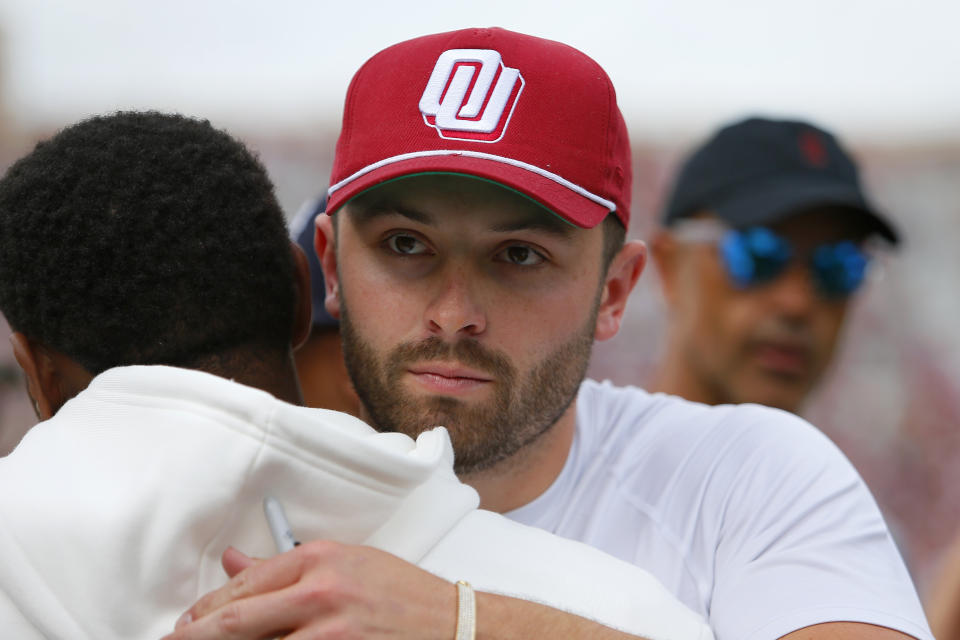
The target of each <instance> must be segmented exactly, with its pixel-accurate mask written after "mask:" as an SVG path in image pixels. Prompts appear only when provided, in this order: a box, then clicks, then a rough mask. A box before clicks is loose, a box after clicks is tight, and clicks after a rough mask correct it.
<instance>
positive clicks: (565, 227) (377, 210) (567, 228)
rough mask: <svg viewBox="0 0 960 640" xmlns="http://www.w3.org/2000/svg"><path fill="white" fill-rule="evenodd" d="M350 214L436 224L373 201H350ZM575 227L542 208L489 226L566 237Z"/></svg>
mask: <svg viewBox="0 0 960 640" xmlns="http://www.w3.org/2000/svg"><path fill="white" fill-rule="evenodd" d="M351 204H352V205H353V206H351V207H350V209H349V211H350V215H351V216H354V217H355V219H356V221H357V222H358V223H360V224H364V223H369V222H371V221H373V220H376V219H377V218H382V217H385V216H402V217H404V218H408V219H410V220H413V221H414V222H418V223H420V224H424V225H428V226H429V225H434V224H436V216H433V215H431V214H429V213H426V212H424V211H420V210H418V209H412V208H410V207H404V206H399V205H396V204H387V203H381V202H373V203H370V204H369V205H366V204H363V203H359V202H354V203H351ZM576 228H577V227H575V226H573V225H572V224H570V223H569V222H567V221H566V220H563V219H562V218H558V217H556V216H555V215H554V214H552V213H551V212H549V211H547V210H544V212H543V214H542V215H541V214H538V215H526V216H523V217H522V218H520V219H519V220H510V221H508V222H504V223H502V224H497V225H494V226H493V227H491V229H490V230H491V231H493V232H494V233H513V232H516V231H543V232H545V233H549V234H550V235H554V236H558V237H562V238H566V237H569V236H571V235H573V233H574V230H575V229H576Z"/></svg>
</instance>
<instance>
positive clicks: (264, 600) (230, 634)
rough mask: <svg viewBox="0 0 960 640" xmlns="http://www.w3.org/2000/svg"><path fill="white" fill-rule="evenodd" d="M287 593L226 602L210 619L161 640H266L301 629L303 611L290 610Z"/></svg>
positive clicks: (281, 592)
mask: <svg viewBox="0 0 960 640" xmlns="http://www.w3.org/2000/svg"><path fill="white" fill-rule="evenodd" d="M289 591H290V590H289V589H283V590H280V591H275V592H273V593H268V594H264V595H259V596H257V597H251V598H244V599H242V600H235V601H233V602H229V603H227V604H225V605H224V606H222V607H220V608H219V609H217V610H215V611H213V612H211V613H210V614H209V615H206V616H204V617H201V618H199V619H196V618H195V619H194V620H193V622H190V623H189V624H184V625H179V626H178V627H177V629H176V630H175V631H174V632H173V633H172V634H171V635H168V636H166V637H165V638H164V639H163V640H265V639H268V638H276V637H278V636H283V635H285V634H287V633H289V632H290V631H292V630H293V629H295V628H297V627H298V626H300V624H301V622H302V620H301V617H302V615H303V611H302V610H301V609H299V608H291V607H290V606H289V602H290V600H291V594H290V593H289Z"/></svg>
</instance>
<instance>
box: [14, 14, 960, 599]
mask: <svg viewBox="0 0 960 640" xmlns="http://www.w3.org/2000/svg"><path fill="white" fill-rule="evenodd" d="M958 25H960V3H957V2H954V1H951V0H941V1H930V0H918V1H916V2H912V3H909V4H908V3H903V2H892V1H887V0H869V1H868V0H805V1H804V2H770V1H769V0H755V1H747V0H743V1H737V0H731V1H728V2H722V3H721V2H714V1H712V0H675V1H669V0H662V1H655V0H633V1H628V0H623V1H621V2H616V1H612V0H591V1H590V2H583V1H582V0H553V1H550V2H524V3H520V2H516V1H515V0H487V1H486V2H483V3H476V2H474V3H469V4H467V3H463V4H462V5H460V4H457V3H449V2H447V3H435V2H430V1H421V2H417V3H400V2H393V1H386V0H373V1H368V2H357V3H343V2H340V3H333V2H329V3H327V2H296V1H294V0H274V1H273V2H270V3H269V4H268V3H259V2H258V3H254V2H237V1H230V0H206V1H204V0H189V1H188V0H166V1H165V2H162V3H141V2H129V1H124V0H86V1H85V2H82V3H63V2H57V1H54V0H0V170H3V169H5V168H6V167H7V166H8V165H9V164H10V163H11V162H12V161H13V160H15V159H16V158H17V157H19V156H20V155H22V154H24V153H26V152H27V151H29V150H30V149H31V148H32V146H33V144H34V143H35V142H36V141H37V140H38V139H41V138H43V137H46V136H49V135H51V134H52V133H54V132H55V131H56V130H57V129H58V128H60V127H62V126H65V125H67V124H70V123H72V122H74V121H76V120H78V119H80V118H83V117H85V116H88V115H92V114H97V113H104V112H110V111H114V110H117V109H146V108H152V109H159V110H164V111H178V112H182V113H186V114H189V115H194V116H201V117H204V118H208V119H210V120H211V121H212V122H213V123H214V124H215V125H217V126H219V127H223V128H226V129H228V130H229V131H231V132H232V133H233V134H234V135H236V136H238V137H239V138H241V139H243V140H245V141H246V142H247V143H248V144H249V145H250V146H251V147H252V148H253V149H254V150H256V151H257V152H258V153H259V154H260V156H261V158H262V159H263V161H264V163H265V164H266V166H267V168H268V169H269V171H270V173H271V176H272V177H273V180H274V181H275V183H276V185H277V192H278V195H279V198H280V202H281V204H282V205H283V207H284V208H285V210H286V212H287V213H288V215H291V216H292V215H293V214H294V212H295V211H296V209H297V208H298V207H299V205H300V204H301V203H302V202H303V201H304V200H306V199H307V198H310V197H313V196H314V195H316V194H317V193H319V192H321V191H322V190H324V189H325V188H326V186H327V185H326V181H327V178H328V175H329V168H330V163H331V157H332V152H333V146H334V143H335V141H336V135H337V131H338V128H339V118H340V114H341V108H342V100H343V96H344V94H345V92H346V88H347V84H348V83H349V79H350V77H351V75H352V74H353V72H354V71H355V70H356V69H357V68H358V67H359V66H360V65H361V64H362V63H363V62H364V61H365V60H366V59H367V58H368V57H369V56H370V55H372V54H373V53H375V52H377V51H378V50H380V49H382V48H384V47H385V46H387V45H389V44H393V43H395V42H398V41H400V40H404V39H407V38H410V37H415V36H418V35H424V34H427V33H433V32H438V31H446V30H452V29H457V28H462V27H467V26H502V27H506V28H510V29H514V30H518V31H523V32H527V33H531V34H534V35H538V36H542V37H547V38H551V39H555V40H560V41H563V42H566V43H568V44H571V45H573V46H575V47H577V48H579V49H581V50H583V51H584V52H586V53H587V54H589V55H590V56H592V57H593V58H595V59H596V60H597V61H598V62H599V63H600V64H601V65H602V66H603V67H604V68H605V69H606V70H607V71H608V73H609V74H610V76H611V78H612V79H613V82H614V84H615V86H616V87H617V91H618V96H619V103H620V106H621V109H622V110H623V112H624V115H625V117H626V120H627V123H628V125H629V128H630V133H631V139H632V142H633V149H634V170H635V176H634V211H633V216H634V220H635V221H636V223H635V224H634V227H633V229H632V230H631V235H632V236H634V237H639V238H643V237H645V236H646V235H647V234H648V233H649V231H650V229H651V228H652V227H653V225H654V224H655V220H656V216H657V213H658V209H659V207H660V205H661V202H662V198H663V193H664V190H665V188H666V187H667V184H666V181H667V178H668V176H669V175H670V174H671V172H672V171H673V169H674V168H675V167H676V165H677V163H678V162H679V161H680V159H681V158H682V155H683V153H684V152H685V151H686V150H687V149H689V147H690V146H692V145H694V144H696V143H697V142H699V141H700V140H702V139H703V138H705V137H706V136H707V135H708V134H709V133H710V132H711V130H712V129H714V128H715V127H716V126H718V125H720V124H722V123H726V122H728V121H730V120H733V119H735V118H740V117H743V116H746V115H750V114H765V115H773V116H782V117H787V116H796V117H801V118H804V119H809V120H812V121H813V122H815V123H817V124H820V125H821V126H823V127H826V128H828V129H830V130H832V131H834V132H835V133H836V134H838V136H839V137H840V138H841V139H842V140H843V141H844V142H845V143H846V145H847V147H848V148H850V149H851V150H852V151H853V152H854V154H855V155H856V156H857V158H858V159H859V161H860V163H861V168H862V171H863V174H864V179H865V182H866V185H867V188H868V192H870V193H871V194H872V195H873V199H874V200H875V201H876V202H877V203H878V205H879V206H880V207H881V208H882V209H884V210H885V211H887V212H888V213H889V215H890V217H891V218H892V219H893V220H895V221H896V222H897V223H898V225H899V226H900V227H901V229H902V230H903V232H904V235H905V236H906V243H905V245H904V246H903V248H902V250H900V251H899V252H898V253H896V254H891V255H888V256H885V257H884V258H883V259H882V260H881V265H880V268H878V269H875V270H874V271H873V273H872V277H871V281H870V282H869V283H868V286H867V290H866V292H865V294H864V295H862V296H860V297H859V300H858V302H857V305H856V308H855V310H854V313H853V315H852V317H851V320H850V322H849V324H848V327H847V336H846V338H847V339H846V342H845V344H844V346H843V348H842V352H841V354H840V357H839V359H838V362H837V364H836V366H835V367H834V369H833V371H832V373H831V375H830V376H829V377H828V379H827V380H826V382H825V384H824V385H823V387H822V388H821V390H820V392H819V393H818V394H817V395H816V396H815V398H814V399H813V401H812V402H811V403H810V405H809V407H808V409H807V410H806V411H805V413H804V415H805V417H807V418H808V419H810V420H811V421H812V422H814V424H816V425H817V426H819V427H820V428H821V429H823V430H824V431H825V432H826V433H827V434H828V435H829V436H830V437H831V438H832V439H833V440H834V441H836V442H837V443H838V444H839V445H840V447H841V448H842V449H843V450H844V451H845V452H846V453H847V455H848V456H849V457H850V459H851V460H852V461H853V463H854V464H855V465H856V466H857V467H858V468H859V470H860V472H861V473H862V474H863V476H864V478H865V479H866V481H867V483H868V484H869V485H870V486H871V488H872V489H873V491H874V494H875V495H876V497H877V500H878V502H879V503H880V506H881V508H882V509H883V511H884V513H885V516H886V517H887V520H888V522H889V523H890V525H891V528H892V529H893V531H894V533H895V536H896V537H897V539H898V542H899V544H900V546H901V550H902V552H903V554H904V556H905V557H906V559H907V561H908V564H909V565H910V568H911V571H912V572H913V575H914V578H915V580H916V582H917V584H918V587H919V588H920V589H921V592H922V591H923V590H924V589H925V588H926V586H927V584H928V582H929V580H930V578H931V576H932V572H933V571H934V570H935V568H936V566H937V563H938V562H939V560H940V557H941V554H942V553H943V551H944V549H945V547H946V545H947V543H948V542H949V541H950V539H951V538H952V537H953V535H954V534H955V533H957V532H958V531H960V335H958V334H960V332H958V329H957V324H958V322H957V318H958V316H960V295H958V290H960V251H958V250H957V247H958V246H960V79H958V70H960V37H958V36H960V33H958ZM656 278H657V276H656V274H655V273H654V272H653V271H652V270H651V271H648V272H647V274H646V275H645V276H644V277H643V279H642V281H641V285H640V287H639V289H638V291H637V292H636V293H635V294H634V295H633V298H632V302H631V304H630V309H629V311H628V315H627V319H626V324H625V326H624V328H623V330H622V331H621V333H620V335H619V336H618V337H617V338H616V339H614V340H613V341H611V342H609V343H605V344H602V345H599V347H598V349H597V351H596V355H595V358H594V361H593V363H592V365H591V375H592V376H593V377H598V378H611V379H613V380H614V381H616V382H618V383H621V384H639V385H642V384H643V383H644V380H645V378H646V376H647V375H648V374H649V372H650V370H651V367H652V366H653V364H654V363H655V362H656V358H657V356H658V354H659V348H660V342H661V337H662V335H663V328H664V320H663V316H662V311H663V310H662V303H661V300H660V296H659V285H658V283H657V279H656ZM0 333H3V334H4V337H5V336H6V334H7V331H6V326H5V325H2V320H0ZM33 415H34V414H33V411H32V409H31V407H30V406H29V403H28V402H27V399H26V394H25V392H24V389H23V382H22V380H21V378H20V376H19V371H18V369H17V367H16V364H15V362H14V361H13V358H12V356H11V354H10V348H9V345H8V342H7V340H5V339H3V340H0V455H4V454H5V453H6V452H8V451H9V450H10V449H11V448H12V447H13V446H15V444H16V442H17V441H18V440H19V438H20V436H21V435H22V433H23V432H24V431H25V430H26V429H27V428H29V426H30V425H31V424H32V422H33V420H34V417H33ZM0 490H2V489H0Z"/></svg>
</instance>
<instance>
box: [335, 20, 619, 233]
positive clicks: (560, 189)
mask: <svg viewBox="0 0 960 640" xmlns="http://www.w3.org/2000/svg"><path fill="white" fill-rule="evenodd" d="M421 173H457V174H464V175H469V176H475V177H478V178H484V179H487V180H492V181H494V182H497V183H499V184H502V185H504V186H506V187H508V188H510V189H514V190H516V191H519V192H520V193H523V194H524V195H526V196H528V197H530V198H532V199H533V200H535V201H537V202H538V203H540V204H541V205H543V206H544V207H546V208H547V209H549V210H551V211H553V212H554V213H556V214H557V215H559V216H561V217H562V218H564V219H566V220H568V221H570V222H572V223H573V224H575V225H577V226H580V227H586V228H590V227H594V226H596V225H597V224H599V223H600V221H602V220H603V219H604V218H605V217H606V216H607V214H608V213H610V212H613V213H616V215H617V217H618V218H620V220H621V221H622V222H623V224H624V226H628V223H629V221H630V183H631V179H632V172H631V167H630V141H629V139H628V137H627V128H626V125H625V124H624V121H623V116H622V114H621V113H620V109H619V108H618V107H617V98H616V93H615V92H614V89H613V84H612V83H611V82H610V78H608V77H607V74H606V73H605V72H604V71H603V69H601V68H600V65H598V64H597V63H596V62H595V61H594V60H592V59H591V58H589V57H587V56H586V55H584V54H583V53H581V52H580V51H577V50H576V49H574V48H572V47H569V46H567V45H565V44H561V43H559V42H553V41H551V40H544V39H542V38H535V37H532V36H527V35H523V34H520V33H514V32H512V31H506V30H504V29H499V28H493V29H464V30H461V31H452V32H449V33H440V34H436V35H430V36H424V37H422V38H415V39H413V40H408V41H406V42H401V43H400V44H397V45H394V46H392V47H390V48H388V49H385V50H383V51H381V52H380V53H378V54H376V55H375V56H373V57H372V58H370V59H369V60H368V61H367V62H366V63H365V64H364V65H363V67H361V68H360V70H359V71H358V72H357V73H356V75H355V76H354V77H353V81H352V82H351V83H350V88H349V90H348V91H347V99H346V103H345V105H344V112H343V129H342V130H341V132H340V139H339V140H338V141H337V149H336V157H335V158H334V162H333V171H332V173H331V176H330V185H331V187H330V189H329V190H328V192H327V196H328V204H327V211H328V212H329V213H333V212H335V211H337V209H339V208H340V207H341V206H343V205H344V204H345V203H346V202H347V201H348V200H350V198H352V197H354V196H355V195H357V194H359V193H361V192H363V191H365V190H367V189H369V188H371V187H373V186H376V185H378V184H381V183H383V182H386V181H388V180H392V179H395V178H399V177H403V176H409V175H415V174H421Z"/></svg>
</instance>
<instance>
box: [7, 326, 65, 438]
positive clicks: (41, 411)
mask: <svg viewBox="0 0 960 640" xmlns="http://www.w3.org/2000/svg"><path fill="white" fill-rule="evenodd" d="M10 344H11V345H12V346H13V357H14V358H16V360H17V364H18V365H20V368H21V369H23V374H24V376H26V378H27V394H29V396H30V400H31V401H33V408H34V409H35V410H36V412H37V417H38V418H39V419H40V420H47V419H49V418H52V417H53V414H54V413H55V410H56V409H59V408H60V405H62V404H63V403H64V402H65V401H66V400H65V399H62V398H61V397H60V395H61V394H60V385H59V383H58V381H57V377H58V376H57V372H56V366H55V363H54V359H53V357H52V355H51V354H50V352H49V351H47V349H45V348H44V347H43V345H41V344H40V343H38V342H34V341H32V340H30V338H28V337H27V336H25V335H24V334H22V333H20V332H19V331H15V332H14V333H13V335H11V336H10Z"/></svg>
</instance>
